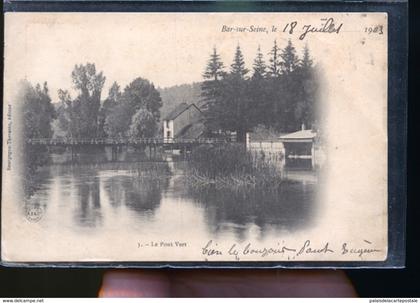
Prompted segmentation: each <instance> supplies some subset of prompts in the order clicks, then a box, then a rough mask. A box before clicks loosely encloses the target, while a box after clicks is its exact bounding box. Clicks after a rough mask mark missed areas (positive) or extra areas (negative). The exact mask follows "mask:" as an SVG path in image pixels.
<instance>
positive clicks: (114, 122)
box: [104, 102, 133, 139]
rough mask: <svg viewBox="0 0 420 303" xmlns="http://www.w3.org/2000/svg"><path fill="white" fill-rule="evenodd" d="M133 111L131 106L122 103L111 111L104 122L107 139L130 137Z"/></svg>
mask: <svg viewBox="0 0 420 303" xmlns="http://www.w3.org/2000/svg"><path fill="white" fill-rule="evenodd" d="M132 116H133V111H132V109H131V108H130V106H129V104H127V103H124V102H120V103H118V104H117V105H116V106H114V107H113V108H112V110H110V112H109V113H108V114H107V116H106V118H105V122H104V131H105V134H106V135H107V137H109V138H112V139H121V138H126V137H127V136H128V129H129V127H130V123H131V118H132Z"/></svg>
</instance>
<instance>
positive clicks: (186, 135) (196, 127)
mask: <svg viewBox="0 0 420 303" xmlns="http://www.w3.org/2000/svg"><path fill="white" fill-rule="evenodd" d="M205 128H206V127H205V126H204V124H203V123H202V122H196V123H193V124H189V125H187V126H185V127H184V128H183V129H182V130H181V131H180V132H179V133H178V134H177V136H176V137H177V138H182V139H197V138H199V137H200V136H201V135H202V134H203V133H204V130H205Z"/></svg>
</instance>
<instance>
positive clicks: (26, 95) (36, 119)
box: [16, 81, 56, 196]
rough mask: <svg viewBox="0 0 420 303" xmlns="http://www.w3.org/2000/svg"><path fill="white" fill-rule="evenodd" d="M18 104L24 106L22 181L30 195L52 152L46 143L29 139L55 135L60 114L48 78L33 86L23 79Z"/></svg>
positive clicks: (22, 107)
mask: <svg viewBox="0 0 420 303" xmlns="http://www.w3.org/2000/svg"><path fill="white" fill-rule="evenodd" d="M16 104H18V105H19V106H20V110H19V111H20V112H21V114H22V116H21V119H22V125H23V129H22V134H23V136H22V139H23V140H22V141H21V142H22V143H21V149H20V152H21V153H22V154H21V156H22V160H23V165H22V166H21V167H22V169H23V171H22V177H23V178H22V185H23V187H24V193H25V195H26V196H30V195H31V194H32V193H33V192H34V190H35V189H36V183H35V181H34V177H35V174H36V171H37V169H38V168H39V167H40V166H42V165H45V164H46V163H47V162H48V155H47V148H46V147H45V146H40V145H32V144H30V143H29V140H30V139H41V138H42V139H49V138H51V137H52V135H53V131H52V127H51V123H52V121H53V119H55V118H56V112H55V109H54V106H53V105H52V103H51V98H50V96H49V91H48V86H47V83H46V82H45V83H44V84H43V86H41V85H39V84H37V85H36V86H35V87H33V86H32V85H31V84H30V83H29V82H28V81H22V82H21V83H20V89H19V93H18V97H17V102H16Z"/></svg>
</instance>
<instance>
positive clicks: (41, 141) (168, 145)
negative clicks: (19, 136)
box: [27, 138, 232, 160]
mask: <svg viewBox="0 0 420 303" xmlns="http://www.w3.org/2000/svg"><path fill="white" fill-rule="evenodd" d="M27 143H28V144H30V145H37V146H47V147H65V148H69V149H70V151H71V154H72V159H73V157H74V154H76V153H77V152H76V151H77V150H80V149H81V148H83V147H89V146H98V147H110V148H111V150H112V159H113V160H114V159H116V158H117V156H118V153H119V151H120V150H121V149H122V148H123V147H135V148H149V153H150V154H152V153H156V149H157V148H159V147H161V148H163V149H165V150H181V151H183V152H186V151H187V150H192V149H193V148H194V147H196V146H199V145H203V144H212V145H218V144H225V143H232V141H230V140H227V139H222V138H197V139H177V138H174V139H172V138H169V139H167V138H138V139H109V138H104V139H102V138H96V139H72V138H55V139H48V138H37V139H28V140H27Z"/></svg>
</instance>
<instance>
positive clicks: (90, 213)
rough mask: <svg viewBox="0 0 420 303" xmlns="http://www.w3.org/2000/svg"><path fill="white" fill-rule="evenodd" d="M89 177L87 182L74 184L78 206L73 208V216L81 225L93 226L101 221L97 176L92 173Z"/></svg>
mask: <svg viewBox="0 0 420 303" xmlns="http://www.w3.org/2000/svg"><path fill="white" fill-rule="evenodd" d="M89 179H90V180H89V181H88V182H80V183H78V184H77V185H76V191H77V194H76V196H77V197H78V199H77V203H78V207H77V208H76V209H75V212H74V217H75V220H76V222H77V223H78V224H80V225H82V226H89V227H95V226H98V225H100V224H101V223H102V213H101V195H100V191H99V178H98V176H97V175H96V174H94V175H92V177H91V178H89Z"/></svg>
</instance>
